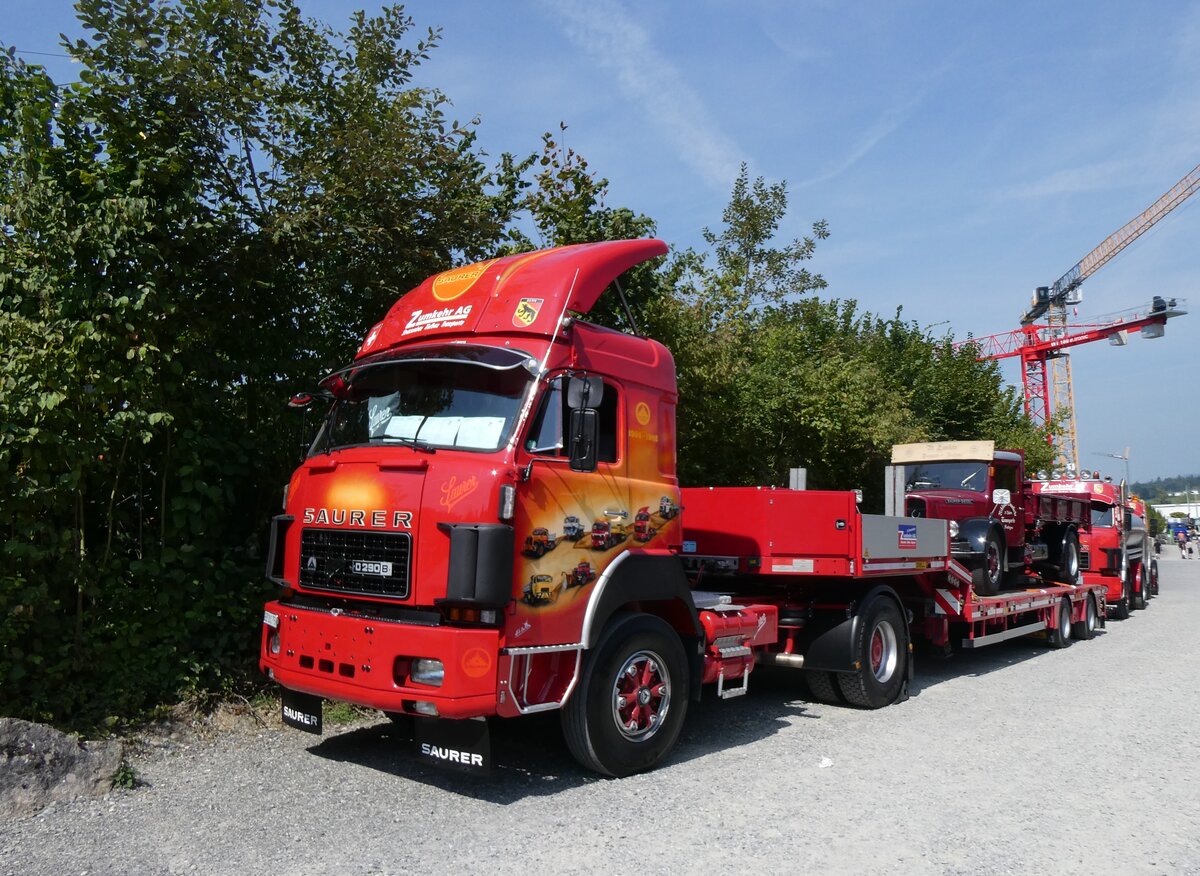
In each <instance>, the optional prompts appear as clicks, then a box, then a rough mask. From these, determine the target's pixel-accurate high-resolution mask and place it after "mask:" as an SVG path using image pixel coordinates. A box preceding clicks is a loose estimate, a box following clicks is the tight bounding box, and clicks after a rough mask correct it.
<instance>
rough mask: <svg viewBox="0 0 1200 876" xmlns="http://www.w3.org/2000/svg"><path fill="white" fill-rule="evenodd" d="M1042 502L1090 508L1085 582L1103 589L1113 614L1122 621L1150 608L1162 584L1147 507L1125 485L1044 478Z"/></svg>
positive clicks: (1087, 477)
mask: <svg viewBox="0 0 1200 876" xmlns="http://www.w3.org/2000/svg"><path fill="white" fill-rule="evenodd" d="M1033 488H1034V490H1035V492H1037V493H1038V494H1039V495H1043V496H1055V497H1062V496H1068V497H1072V498H1076V499H1078V500H1079V501H1081V502H1086V503H1087V505H1088V508H1089V510H1090V514H1091V526H1090V531H1088V532H1085V533H1083V535H1082V537H1081V539H1080V556H1079V565H1080V568H1081V569H1082V571H1083V576H1084V580H1086V581H1090V582H1094V583H1097V584H1102V585H1104V587H1105V591H1106V593H1105V598H1106V600H1107V602H1108V606H1109V613H1110V614H1111V615H1112V616H1113V617H1115V618H1117V619H1118V620H1124V619H1125V618H1128V617H1129V614H1130V612H1131V611H1133V610H1136V609H1143V608H1145V607H1146V604H1147V603H1148V602H1149V600H1150V598H1151V595H1152V593H1153V591H1154V587H1155V583H1156V581H1157V578H1158V562H1157V561H1156V560H1155V559H1154V551H1153V546H1152V544H1151V541H1150V533H1149V531H1148V530H1147V528H1146V519H1145V506H1144V504H1142V502H1141V501H1140V500H1138V499H1134V498H1132V497H1129V496H1127V495H1126V488H1125V486H1124V484H1114V483H1113V482H1112V479H1111V478H1109V479H1102V478H1101V477H1100V473H1099V472H1091V473H1087V472H1085V473H1083V474H1081V475H1080V476H1079V477H1073V478H1054V479H1049V478H1044V477H1043V478H1040V479H1039V480H1036V481H1034V482H1033Z"/></svg>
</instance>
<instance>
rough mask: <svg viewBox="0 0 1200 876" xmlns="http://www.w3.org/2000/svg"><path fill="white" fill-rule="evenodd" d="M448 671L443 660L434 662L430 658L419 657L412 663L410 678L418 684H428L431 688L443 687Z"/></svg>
mask: <svg viewBox="0 0 1200 876" xmlns="http://www.w3.org/2000/svg"><path fill="white" fill-rule="evenodd" d="M445 675H446V671H445V669H444V668H443V667H442V661H441V660H433V659H431V658H429V657H418V658H417V659H416V660H414V661H413V662H412V672H411V673H410V674H409V676H408V677H409V678H410V679H412V680H413V681H415V682H416V683H417V684H427V685H429V686H430V687H441V686H442V679H443V678H445Z"/></svg>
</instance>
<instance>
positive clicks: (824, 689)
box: [804, 669, 846, 706]
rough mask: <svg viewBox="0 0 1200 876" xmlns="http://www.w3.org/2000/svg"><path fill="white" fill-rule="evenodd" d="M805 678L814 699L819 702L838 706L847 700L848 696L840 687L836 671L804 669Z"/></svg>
mask: <svg viewBox="0 0 1200 876" xmlns="http://www.w3.org/2000/svg"><path fill="white" fill-rule="evenodd" d="M804 680H805V682H806V683H807V684H808V690H809V692H810V693H811V694H812V695H813V699H814V700H816V701H817V702H818V703H826V704H828V705H831V706H836V705H841V704H844V703H845V702H846V698H845V697H843V696H842V693H841V691H840V690H839V688H838V683H837V673H836V672H826V671H825V670H823V669H806V670H804Z"/></svg>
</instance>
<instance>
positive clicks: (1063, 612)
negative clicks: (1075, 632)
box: [1046, 596, 1074, 648]
mask: <svg viewBox="0 0 1200 876" xmlns="http://www.w3.org/2000/svg"><path fill="white" fill-rule="evenodd" d="M1055 621H1056V622H1055V625H1054V626H1053V627H1051V628H1050V631H1049V632H1048V633H1047V636H1046V643H1047V644H1048V645H1049V646H1050V647H1051V648H1065V647H1067V646H1068V645H1070V644H1071V630H1072V628H1073V626H1074V625H1073V624H1072V623H1071V600H1070V599H1069V598H1068V597H1066V596H1064V597H1063V598H1062V599H1060V600H1059V602H1058V616H1057V617H1056V618H1055Z"/></svg>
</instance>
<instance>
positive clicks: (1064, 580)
mask: <svg viewBox="0 0 1200 876" xmlns="http://www.w3.org/2000/svg"><path fill="white" fill-rule="evenodd" d="M1054 577H1055V580H1056V581H1058V582H1059V583H1061V584H1078V583H1079V536H1078V534H1076V532H1075V530H1073V529H1072V530H1069V531H1068V532H1067V534H1066V535H1065V536H1063V544H1062V553H1061V554H1059V557H1058V563H1057V564H1056V566H1055V576H1054Z"/></svg>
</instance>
